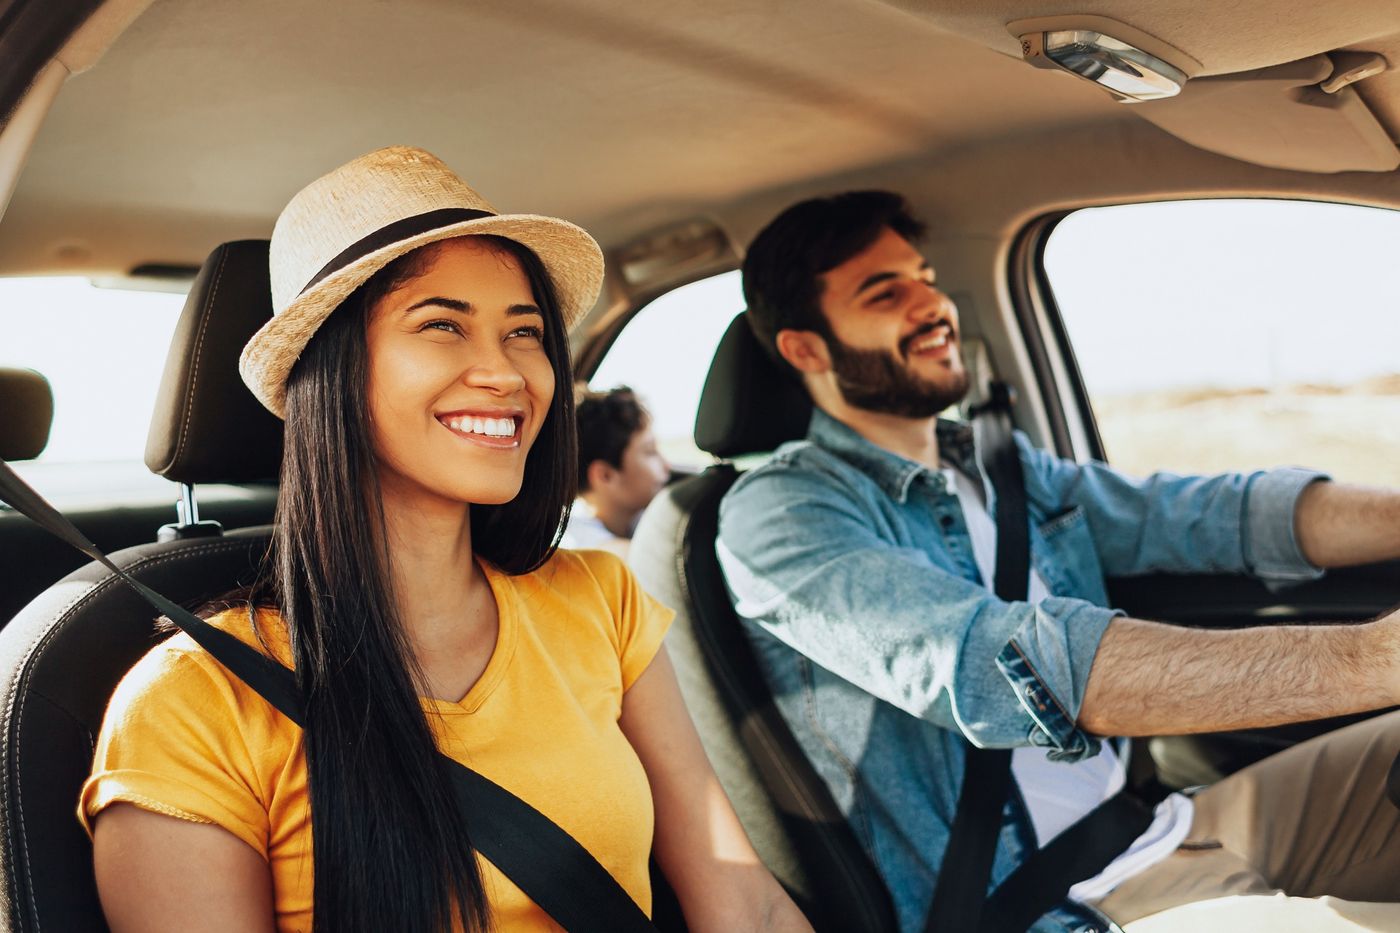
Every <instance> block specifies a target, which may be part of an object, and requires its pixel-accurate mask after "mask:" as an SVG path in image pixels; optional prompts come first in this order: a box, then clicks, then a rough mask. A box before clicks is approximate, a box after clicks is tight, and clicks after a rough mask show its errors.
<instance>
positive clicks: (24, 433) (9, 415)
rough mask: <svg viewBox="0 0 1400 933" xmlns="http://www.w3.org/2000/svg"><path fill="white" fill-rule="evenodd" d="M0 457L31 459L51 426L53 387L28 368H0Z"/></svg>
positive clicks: (45, 440) (40, 450)
mask: <svg viewBox="0 0 1400 933" xmlns="http://www.w3.org/2000/svg"><path fill="white" fill-rule="evenodd" d="M0 411H3V412H4V413H5V417H4V418H2V419H0V460H33V459H34V458H35V457H37V456H39V454H41V453H43V452H44V448H45V447H46V446H48V443H49V429H50V428H51V427H53V389H51V388H49V381H48V380H47V379H45V378H44V377H43V376H41V375H40V374H39V373H36V372H35V371H34V370H32V369H8V368H5V367H0Z"/></svg>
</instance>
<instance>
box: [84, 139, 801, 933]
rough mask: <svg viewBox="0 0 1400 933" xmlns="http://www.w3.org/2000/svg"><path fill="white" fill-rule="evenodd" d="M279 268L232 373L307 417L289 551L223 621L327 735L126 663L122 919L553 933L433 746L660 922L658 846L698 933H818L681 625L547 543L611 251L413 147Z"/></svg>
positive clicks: (222, 690)
mask: <svg viewBox="0 0 1400 933" xmlns="http://www.w3.org/2000/svg"><path fill="white" fill-rule="evenodd" d="M271 271H272V292H273V295H272V297H273V307H274V315H273V318H272V319H271V320H270V321H269V322H268V323H267V324H266V325H265V326H264V327H263V328H262V329H261V330H260V331H259V332H258V333H257V334H256V335H254V337H253V338H252V340H251V341H250V342H249V343H248V346H247V347H246V348H245V349H244V351H243V356H242V358H241V371H242V374H243V378H244V381H245V382H247V384H248V386H249V388H251V389H252V391H253V393H254V394H255V395H256V396H257V397H258V398H259V400H261V401H262V403H263V404H264V405H266V406H267V407H268V408H269V409H270V410H271V411H273V412H274V413H275V414H277V415H278V416H280V417H283V418H284V419H285V420H286V435H285V436H286V451H285V454H284V459H283V468H282V487H281V498H280V500H279V502H278V507H277V508H278V514H277V522H276V531H275V534H274V539H273V546H272V551H271V557H270V560H269V564H268V569H267V571H266V572H265V574H264V576H263V578H262V579H260V580H259V581H258V582H257V583H256V584H255V585H254V586H253V588H252V590H251V592H250V593H248V594H246V595H244V596H241V597H240V598H239V599H237V600H234V601H232V603H231V606H232V607H231V608H229V609H227V610H225V611H223V612H221V613H219V614H217V615H215V616H214V617H213V618H212V619H211V621H212V622H213V624H215V625H216V626H218V627H220V628H222V629H224V630H225V631H228V632H230V633H232V634H233V635H235V636H236V637H238V638H240V639H242V640H243V641H244V642H246V643H248V644H250V645H253V646H254V647H256V648H259V649H260V650H263V651H265V652H267V653H269V654H271V655H272V656H273V657H275V658H277V659H278V660H279V661H280V662H282V663H283V664H285V665H287V666H289V667H291V668H293V669H294V671H295V674H296V682H297V687H298V690H299V692H300V694H301V701H302V705H303V708H304V715H305V728H304V729H302V728H298V727H296V726H294V725H293V724H292V723H291V722H290V721H288V720H287V719H286V718H285V717H283V716H282V715H281V714H280V713H278V712H277V711H275V710H274V709H273V708H272V707H271V706H270V705H269V704H268V703H266V702H265V701H264V700H263V699H262V698H261V697H260V696H259V695H258V694H257V693H255V692H254V691H253V690H252V689H251V688H249V687H248V686H247V685H245V684H244V683H242V682H241V681H240V680H239V679H238V678H237V677H235V676H234V675H232V674H230V673H229V672H228V671H227V670H225V669H224V668H223V667H222V665H220V664H219V663H218V662H217V661H215V660H214V659H213V658H212V657H210V656H209V655H208V654H207V653H206V652H204V651H203V650H202V649H200V648H199V647H197V646H196V645H195V644H194V643H193V642H192V641H191V640H190V639H189V638H188V637H186V636H183V635H178V636H176V637H174V638H171V639H170V640H168V641H166V642H165V643H163V644H161V645H159V646H158V647H156V648H155V649H153V650H152V651H151V652H150V654H148V655H147V656H146V657H145V658H144V659H142V660H141V661H140V662H139V663H138V664H137V665H136V666H135V667H134V668H133V669H132V671H131V672H130V673H129V674H128V675H127V677H126V678H125V679H124V680H123V681H122V684H121V686H120V687H119V688H118V689H117V692H116V693H115V694H114V696H113V698H112V702H111V705H110V707H109V709H108V712H107V718H106V721H105V722H104V724H103V728H102V733H101V736H100V737H99V740H98V744H97V751H96V759H95V762H94V766H93V773H92V776H91V778H90V779H89V780H88V782H87V784H86V785H85V786H84V789H83V796H82V801H81V803H80V807H79V810H80V815H81V817H82V819H83V821H84V824H85V825H86V826H87V827H88V828H89V831H90V832H91V833H92V837H93V848H94V853H95V860H96V871H97V882H98V889H99V892H100V894H101V897H102V904H103V909H104V911H105V912H106V914H107V918H108V921H109V923H110V924H111V926H112V928H113V929H114V930H116V931H118V933H120V931H124V930H140V931H143V933H150V931H163V930H171V931H174V930H180V931H184V930H191V929H199V930H204V931H223V930H228V931H234V930H237V931H272V930H278V931H292V930H300V931H308V933H310V931H318V933H320V931H335V933H345V931H351V933H371V931H373V933H380V931H385V930H423V931H428V930H447V929H453V928H457V929H466V930H472V931H476V930H485V929H487V928H488V927H492V928H494V929H498V930H502V931H514V930H554V929H557V927H556V926H555V924H554V923H553V922H552V921H551V920H550V919H549V917H548V916H547V915H545V914H544V912H543V911H541V910H540V909H539V908H538V907H537V906H536V905H535V904H534V903H532V902H531V901H530V900H529V898H527V897H526V896H525V895H524V894H523V893H522V892H521V891H520V890H519V889H518V888H516V887H515V885H514V884H512V883H511V882H510V880H509V879H507V878H506V877H505V876H504V875H503V874H501V873H500V872H499V871H497V870H496V868H495V867H494V866H493V865H491V864H490V863H489V862H486V861H485V860H482V859H478V858H477V857H476V856H475V855H474V853H473V851H472V850H471V848H470V846H469V844H468V840H469V839H470V838H471V832H472V827H471V819H470V816H467V817H465V818H464V817H463V816H462V815H461V814H460V812H459V811H458V809H457V805H456V802H455V798H454V794H453V790H452V786H451V784H450V783H449V781H448V778H447V775H446V773H445V769H444V768H442V767H441V766H440V764H439V759H438V757H437V751H438V750H441V751H442V752H443V753H444V754H446V755H448V756H450V757H452V758H454V759H456V760H458V761H460V762H462V763H464V764H468V765H470V766H471V767H472V768H473V769H475V770H477V771H479V772H480V773H482V774H483V775H485V776H486V777H488V778H490V779H491V780H493V781H495V782H496V783H497V784H500V785H502V786H503V787H505V788H506V789H508V790H510V791H512V792H514V793H515V794H516V795H517V796H519V797H521V798H523V799H524V800H525V801H527V802H528V803H530V804H531V805H532V806H534V807H535V808H536V809H538V810H539V811H540V812H542V813H543V814H544V815H546V816H547V817H549V818H550V819H551V820H553V821H554V822H555V823H557V824H558V825H559V826H560V827H562V828H563V829H564V830H565V831H566V832H568V833H569V834H570V835H571V836H573V837H574V838H575V839H576V840H578V841H579V842H580V843H581V844H582V845H583V846H584V847H585V848H587V849H588V850H589V851H590V852H591V853H592V854H593V855H594V857H595V858H597V860H598V861H599V862H600V863H601V864H602V865H603V866H604V867H605V868H606V869H607V870H608V871H609V872H610V873H611V874H612V875H613V877H614V878H616V879H617V881H618V882H619V884H621V885H622V887H623V888H624V889H625V890H626V891H627V892H628V893H629V894H630V895H631V896H632V898H633V899H634V900H635V901H636V902H637V903H638V904H639V905H640V906H641V907H642V908H643V909H644V910H647V911H649V910H650V906H651V892H650V887H649V881H648V875H647V862H648V856H649V855H650V854H651V853H652V852H653V851H654V852H655V855H656V858H657V861H658V862H659V864H660V866H661V868H662V870H663V871H664V872H665V874H666V876H667V878H668V880H669V881H670V882H671V884H672V886H673V887H674V888H675V890H676V893H677V896H678V897H679V900H680V902H681V907H682V910H683V911H684V913H685V917H686V921H687V924H688V925H689V927H690V929H691V930H695V931H702V930H724V931H731V930H784V931H787V930H793V931H800V930H810V927H809V926H808V925H807V923H806V921H805V920H804V919H803V918H802V916H801V914H800V913H799V912H798V911H797V909H796V907H795V906H794V905H793V904H792V902H791V901H790V900H789V899H788V898H787V896H786V895H785V894H784V893H783V891H782V889H781V888H780V887H779V886H778V885H777V884H776V882H774V880H773V878H772V876H771V875H770V874H769V873H768V872H767V871H766V869H764V867H763V866H762V865H761V864H760V863H759V861H758V859H757V858H756V856H755V855H754V852H753V849H752V847H751V846H750V844H749V842H748V840H747V838H746V837H745V836H744V833H743V830H742V829H741V828H740V827H739V824H738V821H737V820H736V818H735V816H734V813H733V810H732V809H731V808H730V806H729V803H728V801H727V800H726V799H725V797H724V795H723V793H722V792H721V791H720V789H719V785H718V782H717V781H716V779H715V776H714V773H713V771H712V770H711V768H710V766H709V763H708V761H706V759H705V756H704V752H703V751H702V750H701V747H700V743H699V739H698V737H697V736H696V733H695V729H694V727H693V726H692V725H691V723H690V720H689V718H688V717H687V715H686V712H685V707H684V704H683V703H682V701H681V698H680V693H679V690H678V688H677V685H676V678H675V674H674V672H673V670H672V668H671V666H670V663H669V661H668V660H667V658H666V654H665V650H664V649H663V648H662V647H661V640H662V636H663V635H664V634H665V630H666V627H667V625H668V624H669V622H670V613H669V611H668V610H666V609H664V608H663V607H661V606H660V605H658V604H657V603H655V602H654V601H653V600H651V599H650V598H649V597H648V596H647V595H646V594H645V593H643V592H642V591H641V590H640V589H639V588H638V587H637V585H636V582H635V581H634V580H633V579H632V577H631V575H630V574H629V573H628V572H627V570H626V569H625V568H624V567H623V566H622V565H621V563H620V562H619V561H618V560H617V559H616V558H615V557H612V556H611V555H608V554H604V553H600V552H589V551H582V552H569V551H558V552H556V550H555V543H556V540H557V537H558V532H559V528H560V525H561V523H562V522H563V520H564V519H565V518H566V517H567V512H568V506H569V503H571V502H572V501H573V497H574V488H573V487H574V477H575V468H574V460H575V457H574V450H575V439H574V436H573V430H574V427H573V426H574V418H573V411H572V399H573V396H572V391H571V378H570V370H569V358H568V343H567V328H568V326H569V325H570V324H572V323H574V322H576V321H577V320H578V319H579V317H580V316H581V315H582V314H583V313H584V312H585V311H587V309H588V308H589V307H591V306H592V304H593V302H594V301H595V300H596V298H597V295H598V290H599V287H600V284H601V278H602V257H601V253H600V251H599V250H598V247H597V245H596V244H595V243H594V242H593V240H592V238H590V237H589V236H588V234H587V233H585V232H584V231H582V230H581V229H579V228H578V227H575V226H573V225H572V224H568V223H565V222H564V221H560V220H555V219H552V218H547V217H539V216H535V215H500V214H497V213H496V211H495V210H494V209H493V208H492V207H491V206H490V205H489V204H487V203H486V201H485V200H483V199H482V198H481V197H480V196H479V195H477V194H476V193H475V192H474V191H472V190H471V189H470V188H469V187H467V185H466V184H464V183H463V182H462V181H461V180H460V179H459V178H457V176H455V175H454V174H452V172H451V171H450V170H449V169H448V168H447V167H446V166H444V165H443V164H442V163H441V162H439V161H438V160H437V159H436V158H434V157H433V156H431V155H430V154H428V153H426V152H423V151H422V150H417V149H408V148H404V147H394V148H390V149H384V150H380V151H378V152H374V153H370V154H369V155H367V156H363V157H361V158H359V159H356V160H354V161H352V162H350V163H348V164H347V165H344V166H342V167H341V168H339V169H336V170H335V171H333V172H331V173H330V174H328V175H326V176H324V177H323V178H321V179H319V180H317V181H316V182H313V183H312V184H311V185H310V186H308V187H307V188H305V189H304V190H303V191H301V192H300V193H298V194H297V195H296V197H294V198H293V199H292V201H291V203H289V204H288V206H287V208H286V209H285V210H284V211H283V212H282V215H281V217H280V218H279V219H278V222H277V226H276V228H275V230H274V232H273V237H272V247H271ZM313 851H314V858H313V856H312V853H313Z"/></svg>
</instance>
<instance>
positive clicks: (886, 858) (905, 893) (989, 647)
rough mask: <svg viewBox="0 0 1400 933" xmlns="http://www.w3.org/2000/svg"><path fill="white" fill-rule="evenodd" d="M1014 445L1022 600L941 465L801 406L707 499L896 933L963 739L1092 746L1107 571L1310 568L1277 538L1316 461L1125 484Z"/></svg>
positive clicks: (914, 905) (1018, 840) (959, 459)
mask: <svg viewBox="0 0 1400 933" xmlns="http://www.w3.org/2000/svg"><path fill="white" fill-rule="evenodd" d="M938 439H939V449H940V452H941V454H942V456H943V458H944V459H945V460H947V461H949V462H951V463H952V464H954V465H955V466H957V467H958V468H960V469H962V470H964V471H965V472H967V473H968V474H969V475H971V476H980V475H982V474H981V472H980V471H979V469H978V465H977V462H976V457H975V450H974V445H973V440H972V431H971V429H970V428H969V427H968V426H966V425H962V424H957V423H954V422H940V423H939V425H938ZM1016 442H1017V446H1018V448H1019V452H1020V456H1021V462H1022V464H1023V466H1024V472H1025V476H1026V493H1027V500H1028V503H1027V504H1028V508H1029V511H1030V518H1031V559H1032V564H1033V565H1034V567H1035V569H1036V570H1038V571H1039V572H1040V575H1041V576H1042V577H1043V578H1044V580H1045V583H1046V585H1047V586H1048V587H1049V590H1050V592H1051V593H1052V594H1053V595H1051V596H1050V597H1049V598H1047V599H1045V600H1044V601H1043V602H1041V603H1040V604H1039V605H1034V606H1032V605H1029V604H1027V603H1004V602H1001V601H1000V600H998V599H997V598H996V597H995V596H994V595H993V594H992V593H991V592H990V591H989V589H988V587H987V586H986V585H985V582H984V581H983V580H982V578H981V575H980V573H979V572H978V569H977V565H976V563H975V561H974V560H973V554H972V542H971V539H970V538H969V536H968V531H967V525H966V523H965V521H964V519H963V514H962V509H961V508H960V506H959V504H958V499H957V496H956V493H955V492H954V491H953V490H952V489H950V488H948V486H947V484H946V481H945V477H944V475H943V474H942V473H941V472H939V471H936V470H930V469H928V468H927V467H924V466H921V465H919V464H917V463H913V462H911V461H909V460H905V459H904V458H902V457H899V456H897V455H895V454H893V453H890V452H889V451H886V450H883V449H881V448H879V447H876V446H875V445H874V444H871V443H870V442H869V441H866V440H865V439H863V438H862V437H860V436H859V435H857V434H856V433H855V432H854V431H852V430H851V429H849V428H847V427H846V426H844V425H842V424H841V423H839V422H837V421H836V420H834V419H832V418H830V417H829V416H827V415H826V414H824V413H823V412H821V411H820V410H818V411H817V412H816V413H815V414H814V415H813V417H812V422H811V427H810V430H809V432H808V435H807V439H806V440H804V441H798V442H794V443H790V444H785V445H784V446H783V447H781V448H779V450H778V451H777V452H776V453H775V454H774V455H773V458H772V459H771V460H770V461H769V462H768V463H766V464H764V465H763V466H762V467H759V468H758V469H755V470H752V471H750V472H749V473H747V474H745V475H744V476H742V477H741V478H740V479H739V481H738V482H737V483H736V484H735V486H734V488H733V489H732V490H731V491H730V492H729V494H728V495H727V496H726V497H725V499H724V502H723V504H722V505H721V508H720V533H719V542H718V545H717V550H718V554H719V559H720V563H721V566H722V567H723V570H724V574H725V577H726V579H727V581H728V584H729V588H730V592H731V595H732V596H733V599H734V602H735V605H736V607H737V609H738V612H739V615H740V616H742V617H743V618H744V619H745V620H746V622H745V628H746V630H747V631H748V634H749V636H750V640H751V641H752V642H753V644H754V647H755V650H756V652H757V654H758V656H759V662H760V664H761V666H762V667H763V669H764V672H765V674H766V675H767V677H768V679H769V683H770V685H771V686H772V688H773V693H774V696H775V697H776V698H777V701H778V705H779V707H780V709H781V710H782V712H783V715H784V717H785V718H786V719H787V721H788V723H789V725H790V726H791V727H792V730H793V732H794V734H795V735H796V737H797V739H798V741H799V743H800V744H801V745H802V748H803V749H804V750H805V751H806V753H807V755H808V757H810V758H811V760H812V762H813V764H814V765H815V767H816V769H817V771H818V772H819V773H820V774H821V776H822V777H823V778H824V779H825V781H826V783H827V785H828V786H829V787H830V788H831V791H832V794H833V796H834V797H835V799H836V801H837V803H838V804H839V805H840V807H841V809H842V810H843V811H844V812H845V813H846V815H847V817H848V819H849V820H850V823H851V826H852V828H853V829H854V830H855V832H856V835H857V836H858V837H859V838H860V840H861V841H862V843H863V844H864V846H865V847H866V850H867V851H868V852H869V854H870V855H871V857H872V858H873V859H874V861H875V863H876V866H877V867H878V868H879V870H880V872H881V874H882V875H883V877H884V878H885V880H886V882H887V884H888V885H889V888H890V891H891V893H892V895H893V896H894V901H895V908H896V911H897V913H898V915H899V919H900V927H901V929H902V930H903V931H906V933H917V931H919V930H921V929H922V925H923V922H924V913H925V911H926V910H927V907H928V902H929V900H930V899H931V897H932V892H933V886H934V881H935V878H936V876H937V871H938V866H939V863H940V862H941V860H942V853H943V850H944V848H945V847H946V845H947V839H948V830H949V826H950V825H951V823H952V819H953V814H954V812H955V811H956V808H957V801H958V794H959V791H960V789H961V783H962V770H963V748H964V745H963V737H966V739H967V740H968V741H971V742H972V743H973V744H975V745H978V746H984V747H993V748H1008V747H1015V746H1023V745H1034V746H1039V747H1043V748H1044V749H1045V750H1046V752H1047V754H1048V755H1050V757H1052V758H1055V759H1060V760H1065V761H1074V760H1077V759H1080V758H1084V757H1088V756H1091V755H1094V754H1097V753H1098V749H1099V744H1098V742H1096V741H1094V740H1093V739H1092V738H1091V737H1090V736H1089V735H1088V734H1086V733H1085V732H1084V731H1083V730H1081V729H1079V728H1077V727H1076V725H1075V722H1076V720H1077V719H1078V715H1079V707H1080V703H1081V702H1082V701H1083V699H1084V689H1085V684H1086V682H1087V680H1088V676H1089V667H1090V665H1091V664H1092V663H1093V660H1094V653H1095V651H1096V650H1097V649H1098V644H1099V639H1100V637H1101V636H1102V635H1103V632H1104V629H1105V628H1106V627H1107V626H1108V624H1109V621H1110V620H1111V619H1112V618H1113V617H1114V616H1115V615H1119V614H1120V613H1116V612H1115V611H1114V610H1112V609H1109V608H1106V607H1107V603H1108V597H1107V594H1106V592H1105V588H1104V577H1105V576H1106V575H1107V576H1130V575H1133V574H1145V573H1153V572H1158V571H1165V572H1191V573H1202V572H1205V573H1252V574H1254V575H1257V576H1259V577H1262V578H1263V579H1265V580H1266V581H1268V582H1270V583H1273V584H1284V583H1289V582H1295V581H1301V580H1306V579H1312V578H1314V577H1316V576H1317V575H1318V574H1319V571H1317V570H1316V569H1315V568H1314V567H1312V566H1311V565H1310V564H1309V563H1308V562H1307V560H1305V559H1304V557H1303V556H1302V553H1301V552H1300V551H1299V549H1298V546H1297V543H1296V541H1295V540H1294V536H1293V511H1294V505H1295V503H1296V501H1297V498H1298V495H1299V493H1300V492H1301V491H1302V490H1303V488H1304V487H1305V486H1307V485H1308V484H1309V483H1311V482H1312V481H1314V480H1316V479H1319V478H1320V474H1317V473H1313V472H1310V471H1304V470H1294V469H1286V470H1276V471H1272V472H1269V473H1254V474H1250V475H1242V474H1228V475H1224V476H1218V477H1213V478H1195V477H1180V476H1173V475H1169V474H1158V475H1155V476H1152V477H1150V478H1148V479H1143V480H1139V479H1131V478H1128V477H1125V476H1122V475H1120V474H1118V473H1115V472H1113V471H1112V470H1110V469H1109V468H1107V467H1106V466H1104V465H1102V464H1097V463H1090V464H1076V463H1073V462H1070V461H1065V460H1060V459H1057V458H1055V457H1054V456H1051V455H1049V454H1047V453H1045V452H1043V451H1040V450H1037V449H1036V448H1035V447H1033V446H1032V445H1031V444H1030V442H1029V441H1028V440H1027V439H1026V438H1025V437H1024V436H1022V435H1019V434H1018V435H1017V437H1016ZM988 508H989V510H992V511H993V514H995V512H994V503H992V502H989V503H988ZM1034 838H1035V837H1034V834H1033V831H1032V829H1031V827H1030V824H1029V819H1028V817H1027V816H1026V814H1025V811H1024V805H1023V804H1022V803H1021V802H1020V800H1019V799H1014V800H1012V801H1010V802H1009V803H1008V805H1007V810H1006V813H1005V814H1004V819H1003V827H1002V833H1001V838H1000V840H999V845H998V853H997V859H996V864H995V866H994V869H993V873H992V884H993V886H995V884H996V883H998V882H1000V880H1001V879H1002V878H1004V877H1005V876H1006V875H1007V874H1009V873H1010V872H1011V870H1012V869H1013V868H1014V867H1015V866H1016V865H1017V864H1019V862H1020V861H1021V860H1022V859H1023V858H1024V857H1025V855H1026V854H1027V853H1028V852H1029V851H1030V850H1031V849H1032V848H1033V847H1034V845H1035V842H1034ZM1091 916H1092V914H1091V913H1086V912H1085V910H1084V909H1083V908H1079V907H1070V906H1068V905H1067V906H1065V907H1063V908H1061V909H1058V910H1057V911H1054V912H1052V914H1049V915H1047V916H1046V917H1044V918H1042V919H1041V920H1040V921H1039V922H1038V923H1037V924H1036V926H1035V927H1034V930H1035V931H1037V933H1040V931H1047V933H1048V931H1056V933H1060V931H1065V930H1075V929H1082V928H1085V927H1084V926H1081V923H1080V921H1082V920H1087V919H1089V918H1090V917H1091ZM1088 926H1089V928H1092V926H1093V924H1089V925H1088Z"/></svg>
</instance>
